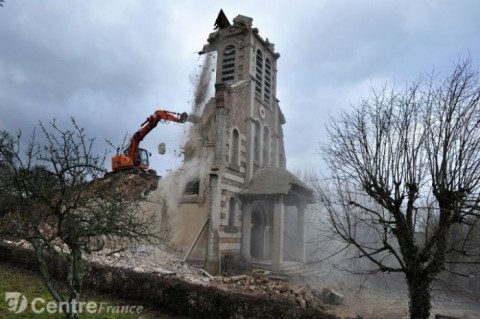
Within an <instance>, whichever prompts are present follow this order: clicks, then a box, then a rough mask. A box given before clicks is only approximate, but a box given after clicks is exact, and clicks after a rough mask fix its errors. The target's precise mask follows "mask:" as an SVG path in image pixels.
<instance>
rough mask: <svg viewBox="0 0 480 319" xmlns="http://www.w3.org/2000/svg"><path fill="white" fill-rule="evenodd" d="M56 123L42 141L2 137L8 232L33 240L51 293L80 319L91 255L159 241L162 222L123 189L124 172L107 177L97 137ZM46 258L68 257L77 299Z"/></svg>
mask: <svg viewBox="0 0 480 319" xmlns="http://www.w3.org/2000/svg"><path fill="white" fill-rule="evenodd" d="M50 124H51V125H50V126H48V127H46V126H45V125H42V124H40V131H41V133H42V134H41V139H37V137H38V134H33V135H32V137H31V138H30V140H29V142H28V144H27V146H26V147H23V145H22V138H21V135H18V136H17V137H12V136H11V135H10V134H8V133H6V132H2V133H1V134H0V168H1V180H0V235H4V236H5V235H8V236H11V237H13V238H17V239H22V240H25V241H28V243H30V244H31V246H32V247H33V249H34V251H35V256H36V259H37V261H38V265H39V270H40V273H41V275H42V278H43V280H44V283H45V285H46V287H47V288H48V290H49V292H50V293H51V295H52V296H53V297H54V298H55V300H56V301H57V302H59V303H61V305H62V309H63V311H64V312H65V314H66V317H67V318H78V317H79V314H78V312H77V310H78V308H76V307H75V305H78V302H79V298H80V293H81V290H82V281H83V276H84V272H85V269H84V263H83V261H82V256H83V254H85V253H87V254H89V253H91V252H92V251H99V250H102V249H103V248H104V247H105V245H106V244H107V243H109V244H115V243H120V244H122V245H125V244H127V243H132V242H134V243H138V242H143V243H145V242H148V241H150V242H152V241H154V240H155V239H156V236H155V234H154V233H153V232H152V231H151V229H150V227H151V226H152V225H153V224H154V221H153V220H152V218H153V217H152V216H150V215H148V214H146V213H144V212H142V211H141V209H140V205H139V204H140V203H139V200H138V199H139V197H138V196H134V195H129V193H130V192H128V190H127V194H125V192H123V193H122V192H119V191H118V186H119V185H120V184H121V183H122V180H121V179H122V177H117V178H108V179H102V177H103V174H104V173H105V169H104V159H105V156H100V155H96V154H94V148H93V145H94V144H93V142H94V141H93V139H89V138H87V136H86V134H85V132H84V130H83V129H82V128H80V127H78V126H77V124H76V123H75V121H74V120H72V128H71V129H70V130H62V129H60V128H59V127H58V126H57V125H56V123H55V122H52V123H50ZM47 128H48V129H47ZM46 255H54V256H60V257H61V258H63V259H64V260H65V261H66V263H67V278H66V287H67V288H68V293H69V296H63V295H62V294H61V293H60V291H59V290H58V289H57V287H56V285H55V282H54V281H53V280H52V276H51V274H52V272H53V271H54V269H49V266H48V264H47V262H46V260H45V256H46Z"/></svg>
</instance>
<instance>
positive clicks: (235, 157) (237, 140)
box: [230, 129, 240, 165]
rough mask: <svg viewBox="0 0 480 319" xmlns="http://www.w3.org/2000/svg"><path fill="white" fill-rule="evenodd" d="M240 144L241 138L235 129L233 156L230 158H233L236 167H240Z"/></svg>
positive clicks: (233, 133)
mask: <svg viewBox="0 0 480 319" xmlns="http://www.w3.org/2000/svg"><path fill="white" fill-rule="evenodd" d="M239 143H240V137H239V134H238V131H237V130H236V129H233V131H232V156H231V157H230V158H231V163H232V164H234V165H239V164H238V148H239Z"/></svg>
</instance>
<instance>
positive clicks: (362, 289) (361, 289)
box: [313, 270, 480, 319]
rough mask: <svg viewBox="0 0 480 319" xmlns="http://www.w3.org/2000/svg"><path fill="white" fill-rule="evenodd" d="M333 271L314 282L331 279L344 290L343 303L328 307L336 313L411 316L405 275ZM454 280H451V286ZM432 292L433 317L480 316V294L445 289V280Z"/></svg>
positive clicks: (399, 318) (380, 318)
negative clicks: (369, 274) (364, 274)
mask: <svg viewBox="0 0 480 319" xmlns="http://www.w3.org/2000/svg"><path fill="white" fill-rule="evenodd" d="M332 272H335V274H333V273H332ZM332 272H324V273H321V275H319V276H318V277H317V279H316V280H315V281H316V284H314V285H313V286H314V287H316V288H319V287H321V286H324V285H325V284H327V283H328V285H330V286H332V287H335V289H336V290H338V291H339V292H341V293H342V294H344V296H345V298H344V302H343V304H342V305H340V306H331V307H329V308H328V309H329V310H330V311H332V312H334V313H335V314H336V315H338V316H341V317H345V316H357V315H360V316H363V317H364V318H365V319H367V318H368V319H384V318H389V319H390V318H391V319H404V318H407V314H408V298H407V290H406V287H405V286H404V284H403V279H402V278H401V276H398V277H396V278H395V277H394V275H383V274H380V275H376V276H370V277H368V278H365V277H359V276H356V275H351V274H346V273H342V272H339V271H338V270H332ZM451 284H452V283H448V285H449V286H451ZM432 295H433V305H432V311H431V317H432V318H434V316H435V315H436V314H441V315H445V316H451V317H454V318H461V319H480V298H479V297H480V296H479V295H476V296H475V295H469V294H465V293H459V292H458V291H457V292H452V291H445V290H442V284H441V282H440V283H438V284H437V285H436V287H435V289H434V291H433V293H432Z"/></svg>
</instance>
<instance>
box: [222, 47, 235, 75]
mask: <svg viewBox="0 0 480 319" xmlns="http://www.w3.org/2000/svg"><path fill="white" fill-rule="evenodd" d="M222 63H223V64H222V82H230V81H233V80H234V77H235V47H234V46H233V45H231V44H230V45H227V47H226V48H225V50H223V60H222Z"/></svg>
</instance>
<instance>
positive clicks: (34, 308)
mask: <svg viewBox="0 0 480 319" xmlns="http://www.w3.org/2000/svg"><path fill="white" fill-rule="evenodd" d="M5 302H6V303H7V307H8V308H7V309H8V311H9V312H11V313H14V314H20V313H22V312H24V311H25V310H26V309H27V307H28V306H30V308H29V311H31V312H33V313H35V314H41V313H45V312H47V313H50V314H53V313H63V312H67V313H84V312H87V313H90V314H99V313H118V314H127V313H129V314H140V313H142V311H143V306H140V305H109V304H107V303H105V302H100V303H97V302H95V301H77V300H75V299H74V300H72V301H70V302H68V301H61V302H56V301H48V300H45V299H44V298H42V297H37V298H34V299H33V300H32V301H31V302H28V300H27V297H26V296H25V295H24V294H22V293H20V292H16V291H7V292H5Z"/></svg>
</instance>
